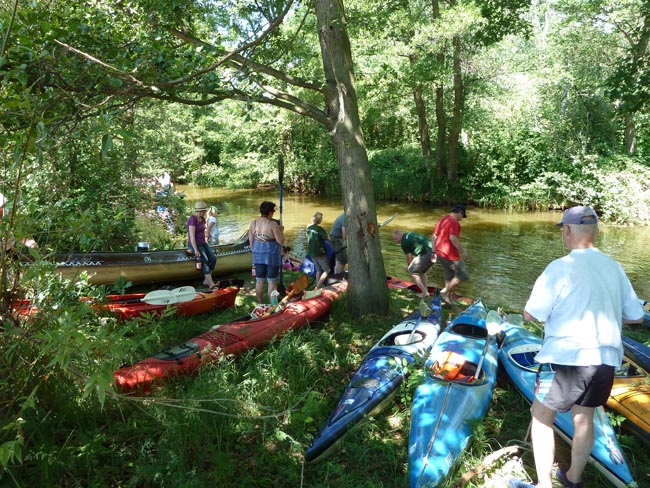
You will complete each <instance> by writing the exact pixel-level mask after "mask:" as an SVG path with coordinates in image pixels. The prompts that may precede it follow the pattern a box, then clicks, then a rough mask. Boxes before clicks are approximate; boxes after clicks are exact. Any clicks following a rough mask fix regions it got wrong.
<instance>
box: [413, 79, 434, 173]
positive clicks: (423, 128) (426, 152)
mask: <svg viewBox="0 0 650 488" xmlns="http://www.w3.org/2000/svg"><path fill="white" fill-rule="evenodd" d="M413 100H414V101H415V110H416V111H417V113H418V136H419V139H420V147H421V148H422V156H423V157H424V159H425V160H426V161H427V164H430V163H431V138H430V137H429V123H428V122H427V108H426V105H425V103H424V99H423V98H422V89H421V87H420V86H419V85H418V86H417V87H416V88H414V89H413Z"/></svg>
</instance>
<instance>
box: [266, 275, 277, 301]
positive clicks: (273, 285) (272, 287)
mask: <svg viewBox="0 0 650 488" xmlns="http://www.w3.org/2000/svg"><path fill="white" fill-rule="evenodd" d="M268 288H269V291H268V293H269V303H270V302H271V292H273V291H274V290H277V289H278V281H277V280H268Z"/></svg>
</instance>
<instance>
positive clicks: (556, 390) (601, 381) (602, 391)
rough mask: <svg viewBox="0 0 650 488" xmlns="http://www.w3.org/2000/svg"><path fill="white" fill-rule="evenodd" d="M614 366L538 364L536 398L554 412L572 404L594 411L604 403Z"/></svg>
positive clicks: (609, 387)
mask: <svg viewBox="0 0 650 488" xmlns="http://www.w3.org/2000/svg"><path fill="white" fill-rule="evenodd" d="M614 370H615V368H614V366H609V365H607V364H601V365H599V366H566V365H562V364H549V363H546V364H541V365H540V366H539V369H538V370H537V379H536V381H535V398H536V399H537V401H539V402H540V403H542V404H543V405H544V406H545V407H548V408H550V409H551V410H555V411H556V412H567V411H569V410H571V407H573V406H574V405H580V406H581V407H589V408H596V407H599V406H601V405H605V404H606V403H607V399H608V398H609V393H610V392H611V390H612V385H613V384H614V372H615V371H614Z"/></svg>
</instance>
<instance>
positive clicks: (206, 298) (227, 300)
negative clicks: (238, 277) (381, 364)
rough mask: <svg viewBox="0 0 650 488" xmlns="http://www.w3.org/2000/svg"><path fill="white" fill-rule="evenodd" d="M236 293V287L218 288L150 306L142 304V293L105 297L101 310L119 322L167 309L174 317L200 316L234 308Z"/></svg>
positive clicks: (158, 313)
mask: <svg viewBox="0 0 650 488" xmlns="http://www.w3.org/2000/svg"><path fill="white" fill-rule="evenodd" d="M238 292H239V288H238V287H227V288H220V289H217V290H211V291H208V292H201V291H197V292H196V295H195V296H194V298H193V299H192V300H189V301H187V302H178V303H174V304H173V305H152V304H149V303H146V302H143V301H142V299H143V298H144V297H145V294H144V293H130V294H126V295H107V298H108V300H109V301H108V303H106V304H105V305H104V306H103V308H105V309H107V310H108V311H109V312H111V313H113V314H115V315H117V317H118V318H119V319H120V320H129V319H134V318H138V317H142V316H143V315H161V314H162V313H163V312H165V311H166V310H168V309H172V310H174V315H180V316H190V315H200V314H203V313H208V312H213V311H215V310H222V309H225V308H230V307H234V306H235V300H236V299H237V293H238Z"/></svg>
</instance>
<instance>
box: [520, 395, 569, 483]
mask: <svg viewBox="0 0 650 488" xmlns="http://www.w3.org/2000/svg"><path fill="white" fill-rule="evenodd" d="M530 411H531V413H532V416H533V420H532V427H531V435H532V438H533V454H534V457H535V469H536V471H537V486H538V487H539V488H552V486H553V485H552V480H551V477H552V471H553V461H554V458H555V434H554V433H553V421H554V420H555V414H556V412H555V410H551V409H550V408H548V407H545V406H544V405H542V404H541V403H540V402H539V401H538V400H537V399H536V400H535V401H533V406H532V407H531V409H530ZM574 442H575V439H574Z"/></svg>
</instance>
